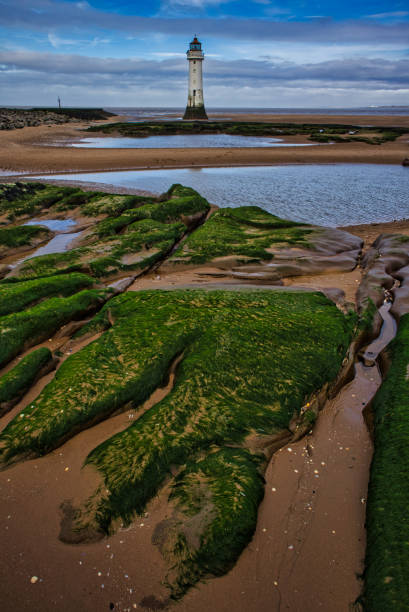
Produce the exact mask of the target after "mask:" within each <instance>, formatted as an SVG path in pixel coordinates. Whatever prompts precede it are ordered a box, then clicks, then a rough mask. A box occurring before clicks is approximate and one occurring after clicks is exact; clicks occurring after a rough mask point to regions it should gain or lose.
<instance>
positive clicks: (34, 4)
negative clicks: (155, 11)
mask: <svg viewBox="0 0 409 612" xmlns="http://www.w3.org/2000/svg"><path fill="white" fill-rule="evenodd" d="M192 1H194V0H192ZM80 4H81V7H79V6H78V4H77V3H68V2H61V3H59V2H55V1H53V0H2V1H1V3H0V24H1V25H2V26H3V27H8V28H16V29H19V30H21V29H26V30H30V31H34V30H37V31H45V32H47V33H48V32H49V31H53V32H58V31H67V30H68V31H69V32H73V31H76V32H78V33H83V32H87V31H91V30H92V31H95V30H103V31H104V32H107V31H110V32H122V33H130V34H132V35H134V36H136V35H138V34H145V35H146V34H149V33H152V34H166V35H183V36H186V34H187V33H190V32H198V33H200V36H201V38H204V37H209V38H210V37H223V39H224V40H226V39H233V40H234V41H240V40H256V41H293V42H306V43H310V44H316V43H319V42H330V43H333V42H334V41H336V42H337V43H338V44H342V43H343V44H349V43H353V42H362V43H366V42H369V41H370V42H371V43H377V44H387V43H395V44H396V43H402V44H403V45H407V41H408V38H409V23H407V22H404V23H395V22H393V23H387V24H385V23H378V22H377V20H376V19H373V18H372V19H367V20H349V21H348V20H346V21H334V20H332V19H330V18H328V19H312V20H311V21H302V22H300V21H295V20H294V21H288V22H287V21H274V20H269V19H239V18H233V17H229V18H219V19H216V18H203V17H201V18H195V17H192V18H177V17H174V18H166V17H155V18H151V17H137V16H133V15H120V14H118V13H113V12H111V13H110V12H105V11H100V10H97V9H95V8H93V7H91V6H89V5H88V4H87V3H83V2H81V3H80ZM94 35H95V34H94ZM79 36H83V34H79ZM104 36H105V34H104Z"/></svg>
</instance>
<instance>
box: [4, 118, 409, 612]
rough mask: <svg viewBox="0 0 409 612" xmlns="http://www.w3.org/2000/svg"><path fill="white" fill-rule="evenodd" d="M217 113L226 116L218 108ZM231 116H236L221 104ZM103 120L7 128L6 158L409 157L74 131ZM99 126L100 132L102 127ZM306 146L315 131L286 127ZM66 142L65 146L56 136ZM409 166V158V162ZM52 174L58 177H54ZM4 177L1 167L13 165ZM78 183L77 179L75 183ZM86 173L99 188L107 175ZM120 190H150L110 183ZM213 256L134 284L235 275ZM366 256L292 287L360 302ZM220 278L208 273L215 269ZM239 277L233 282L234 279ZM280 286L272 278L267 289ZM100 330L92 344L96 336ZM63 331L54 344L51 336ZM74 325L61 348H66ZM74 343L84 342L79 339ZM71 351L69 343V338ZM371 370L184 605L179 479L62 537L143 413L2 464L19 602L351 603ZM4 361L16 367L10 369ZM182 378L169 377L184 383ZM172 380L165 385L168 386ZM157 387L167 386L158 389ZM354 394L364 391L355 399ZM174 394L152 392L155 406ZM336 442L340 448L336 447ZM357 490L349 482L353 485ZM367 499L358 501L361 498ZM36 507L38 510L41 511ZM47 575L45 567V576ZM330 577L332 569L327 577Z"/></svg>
mask: <svg viewBox="0 0 409 612" xmlns="http://www.w3.org/2000/svg"><path fill="white" fill-rule="evenodd" d="M211 118H216V116H214V117H211ZM217 118H224V116H223V115H217ZM232 118H233V119H235V120H246V121H248V120H255V121H280V122H283V121H291V122H295V123H306V122H311V123H347V124H357V125H379V126H388V125H389V126H396V125H398V126H404V127H409V117H373V116H367V115H366V116H363V115H362V116H324V115H323V116H317V115H291V116H290V115H289V116H285V115H262V114H260V115H257V114H255V115H251V116H250V115H245V114H239V113H238V114H234V117H232ZM88 125H89V124H85V123H79V124H76V125H72V124H70V125H69V126H66V125H65V126H64V125H63V126H51V127H33V128H31V127H28V128H23V129H20V130H14V131H10V132H8V131H4V132H0V170H2V171H3V172H9V173H10V175H11V174H13V172H32V173H40V172H41V173H59V172H67V173H68V172H88V171H103V170H126V169H139V168H174V167H176V168H177V167H180V168H184V167H189V166H197V167H201V166H234V165H274V164H298V163H299V164H306V163H323V164H328V163H341V162H343V163H373V164H401V162H402V159H403V158H405V157H408V156H409V135H406V136H403V137H401V138H399V139H397V140H396V141H395V142H392V143H386V144H383V145H380V146H373V145H367V144H363V143H345V144H336V145H325V146H323V145H321V146H318V145H317V146H311V147H293V148H291V147H286V148H282V149H280V148H272V149H266V148H255V149H244V148H243V149H196V150H192V149H187V150H186V149H156V150H155V149H145V150H144V149H139V150H138V149H75V148H70V147H67V146H63V143H64V142H65V143H69V142H73V141H78V140H79V139H80V138H83V137H84V136H86V134H83V133H82V132H81V131H80V130H82V129H84V128H85V127H87V126H88ZM94 135H95V134H94ZM285 140H286V142H293V143H294V144H296V143H300V142H307V141H306V140H303V139H302V138H300V137H293V138H291V137H286V138H285ZM56 142H58V143H59V145H58V146H55V144H54V143H56ZM408 172H409V168H408ZM50 178H52V177H50ZM0 182H1V177H0ZM62 183H63V184H64V182H62ZM75 184H78V185H80V186H81V187H84V188H88V189H93V188H94V185H92V184H88V185H86V184H85V185H82V184H81V182H80V181H76V182H75ZM101 190H106V191H108V192H113V193H118V192H121V193H139V192H138V191H137V190H132V189H118V187H115V186H107V185H104V186H103V189H101ZM340 229H343V230H345V231H347V232H350V233H351V234H354V235H356V236H359V237H360V238H362V240H363V241H364V247H363V251H364V252H365V250H367V249H368V248H369V247H370V245H371V244H372V242H373V241H374V240H375V239H376V237H377V236H379V235H380V234H383V233H389V234H404V235H407V236H409V219H404V220H399V221H393V222H388V223H386V222H385V223H372V224H364V225H354V226H352V225H350V226H345V227H342V228H340ZM218 272H220V270H218V269H216V268H215V269H212V268H211V267H210V266H209V268H206V267H205V266H203V267H202V268H200V269H196V270H195V269H190V270H185V271H183V270H178V271H173V272H166V271H165V272H161V271H160V270H157V269H153V270H151V271H150V272H148V273H147V274H145V275H142V276H140V277H139V278H137V279H136V280H135V282H134V283H133V284H132V285H131V286H130V287H129V290H131V291H132V290H134V291H135V290H141V289H153V288H157V289H162V288H169V289H171V288H176V287H179V288H183V287H192V286H193V287H200V286H204V285H206V284H209V283H212V282H214V283H221V284H223V283H224V282H225V281H224V280H223V279H217V278H213V279H212V278H211V275H212V274H217V273H218ZM362 273H363V271H362V269H361V268H360V267H359V266H358V267H356V268H355V269H354V270H353V271H351V272H345V273H336V272H332V273H326V274H322V275H310V276H300V277H291V278H286V279H284V288H285V287H290V286H291V287H292V286H297V287H304V288H308V289H314V290H323V291H325V290H326V289H328V288H339V289H342V290H343V291H344V292H345V296H346V300H347V301H348V302H350V303H352V304H355V294H356V289H357V287H358V286H359V283H360V281H361V279H362ZM207 274H208V275H209V276H206V275H207ZM228 286H229V285H228V284H227V283H226V285H225V287H226V288H228ZM266 288H268V287H266ZM91 340H92V338H91V339H88V342H89V341H91ZM48 342H49V341H47V342H45V343H44V346H50V345H49V344H48ZM67 342H69V338H68V336H67V337H65V336H64V337H61V338H59V340H58V344H57V345H55V347H54V345H52V348H61V347H64V345H65V343H67ZM72 346H73V347H74V352H76V351H77V350H79V349H80V348H81V347H82V345H81V344H77V345H75V343H74V344H73V345H72ZM64 351H65V355H64V357H63V361H64V359H66V358H67V356H68V344H67V345H66V346H65V348H64ZM373 372H374V373H373V376H372V374H371V375H369V374H368V376H367V378H365V376H363V375H362V373H361V374H359V376H357V377H356V379H355V381H353V382H351V383H349V384H348V385H346V386H345V387H344V388H343V389H342V391H341V393H340V394H338V395H337V396H336V397H335V398H332V399H331V400H329V401H328V402H327V404H326V406H325V408H324V410H323V412H322V414H321V415H320V417H319V420H318V424H317V426H316V427H315V428H314V430H313V431H312V432H310V433H309V434H308V436H306V437H305V438H303V439H302V440H300V441H298V442H296V443H294V444H291V445H285V444H284V446H283V448H282V450H281V451H279V452H277V453H276V454H275V455H274V457H273V459H272V460H271V462H270V463H269V465H268V468H267V471H266V474H265V478H266V493H265V498H264V501H263V502H262V504H261V506H260V508H259V515H258V522H257V529H256V532H255V534H254V537H253V539H252V541H251V543H250V545H249V546H248V547H247V548H246V549H245V550H244V552H243V553H242V555H241V556H240V558H239V560H238V562H237V564H236V566H235V567H234V568H233V569H232V570H231V571H230V572H229V573H227V574H226V575H225V576H223V577H220V578H212V579H210V580H208V581H207V582H204V583H202V584H200V585H199V586H198V587H197V588H195V589H192V590H190V591H189V593H188V594H187V595H186V597H185V598H184V599H183V600H182V601H181V602H179V603H177V604H175V603H174V602H170V601H169V600H168V599H167V597H168V592H167V590H166V588H165V586H164V585H163V583H162V582H161V581H162V579H163V575H164V572H165V567H164V561H163V558H162V557H161V555H160V554H159V551H158V549H157V548H156V547H155V546H153V545H152V534H153V530H154V526H155V524H156V523H158V522H159V521H161V520H163V518H164V517H166V512H167V505H166V504H167V502H166V498H167V494H168V493H169V491H168V490H167V488H166V487H165V488H164V489H163V490H162V491H161V493H160V494H159V495H158V496H157V497H156V498H154V499H153V500H152V502H151V503H150V504H149V505H148V507H147V509H146V513H145V515H144V516H141V517H138V518H137V519H136V520H135V521H134V522H133V523H132V524H131V525H130V526H129V527H127V528H125V527H122V528H119V530H118V531H117V533H116V534H115V535H113V536H112V537H109V538H105V539H103V540H101V541H99V542H95V543H91V544H80V545H75V546H73V545H67V544H64V543H62V542H61V541H60V540H59V539H58V535H59V529H60V519H61V502H63V501H64V500H67V499H70V500H74V501H75V502H76V503H78V502H79V500H82V499H85V498H86V497H87V495H88V493H89V491H90V490H92V489H93V487H94V485H95V483H96V480H97V476H96V472H95V470H93V469H92V468H90V467H86V468H83V461H84V459H85V458H86V456H87V454H88V452H89V450H90V449H92V448H94V447H95V446H96V445H97V444H99V443H101V442H103V441H104V440H106V439H107V438H108V437H110V436H111V435H112V433H113V432H119V431H122V430H123V429H124V428H126V427H127V426H128V425H129V419H130V418H131V417H130V414H131V413H132V411H130V410H129V411H126V412H124V413H122V414H119V415H118V414H117V415H115V416H112V417H111V418H108V419H107V420H106V421H103V422H102V423H100V424H98V425H97V426H96V427H92V428H90V429H87V430H85V431H82V432H81V433H80V434H79V435H77V436H75V437H74V438H73V439H72V440H70V441H69V442H67V443H65V444H64V445H63V446H61V447H60V448H58V449H57V450H55V451H53V452H52V453H50V454H48V455H46V456H44V457H41V458H38V459H33V460H29V461H27V462H24V463H22V464H19V465H17V466H14V467H12V468H10V469H9V470H7V471H4V472H1V473H0V491H1V493H2V495H1V501H0V510H1V511H2V515H3V517H7V519H4V521H3V523H4V525H3V527H5V529H4V530H3V538H2V547H3V555H2V559H1V562H0V567H1V572H0V573H1V574H2V575H3V577H4V576H6V575H8V576H10V577H11V576H13V579H10V580H9V581H8V582H7V584H3V586H2V588H1V597H2V600H3V609H4V610H5V612H12V611H13V612H15V611H16V610H18V611H21V612H25V611H27V612H28V611H29V610H30V611H33V610H37V609H41V610H42V611H43V612H51V610H55V609H60V610H64V611H67V612H70V611H72V610H74V609H78V610H83V611H84V612H96V611H98V612H99V611H100V610H101V611H102V610H122V611H125V610H126V611H127V612H129V611H130V610H133V609H138V610H141V611H144V612H149V611H153V610H168V609H169V610H174V611H175V612H176V611H177V610H179V611H180V612H205V611H207V610H208V608H209V606H211V607H212V608H213V610H214V611H215V612H228V611H230V610H231V608H232V607H234V608H235V609H236V610H237V611H238V612H256V611H257V612H270V611H271V612H275V611H277V612H279V611H280V610H284V609H286V610H290V611H293V612H298V610H304V611H305V612H316V610H318V609H321V610H324V611H325V612H344V611H346V610H348V609H359V608H356V607H354V606H355V605H356V604H355V603H354V602H355V599H356V598H357V597H358V596H359V595H360V593H361V589H362V582H361V579H360V577H358V574H360V573H362V571H363V569H364V567H363V558H364V554H365V510H366V506H365V503H366V489H367V482H368V471H369V465H370V460H371V456H372V444H371V440H370V436H369V433H368V430H367V428H366V425H365V423H364V421H363V417H362V406H363V405H364V404H366V403H367V402H369V401H370V400H371V398H372V396H373V394H374V393H375V392H376V388H377V386H378V385H379V384H380V376H379V373H378V372H376V373H375V368H374V369H373ZM3 373H4V372H3ZM52 376H53V374H49V375H48V376H47V377H44V378H43V379H42V380H41V381H39V382H38V383H37V384H36V386H35V387H33V389H32V390H31V391H30V393H29V394H27V396H26V397H25V398H23V400H22V401H21V402H20V403H19V404H18V405H16V406H15V407H14V408H13V410H12V412H11V413H9V414H8V415H7V417H3V418H2V419H1V420H0V424H1V425H2V426H4V425H6V424H7V423H8V422H9V421H10V420H11V418H12V417H14V416H15V415H16V414H18V413H19V412H20V411H21V410H23V409H24V407H25V406H27V405H28V404H29V403H30V402H31V401H33V398H35V397H36V396H37V395H38V393H39V392H40V391H41V389H42V388H43V387H44V386H45V385H46V383H47V382H49V380H51V378H52ZM172 382H173V379H172V380H170V381H169V382H168V386H169V385H171V383H172ZM165 392H167V388H165V390H162V391H159V393H162V394H163V393H165ZM155 393H157V392H155ZM351 398H353V399H351ZM159 399H160V396H155V397H153V396H152V398H151V400H152V401H151V404H150V405H146V406H145V407H146V409H148V408H150V407H151V405H152V403H155V402H157V401H159ZM334 449H335V450H334ZM345 491H346V492H347V493H346V494H345V493H344V492H345ZM351 499H352V500H353V503H350V500H351ZM28 516H29V518H30V520H27V517H28ZM33 577H36V578H37V577H38V578H39V579H38V581H37V580H36V581H35V582H34V583H33V581H32V578H33ZM321 578H322V579H321Z"/></svg>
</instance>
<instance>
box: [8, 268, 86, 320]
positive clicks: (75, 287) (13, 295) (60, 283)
mask: <svg viewBox="0 0 409 612" xmlns="http://www.w3.org/2000/svg"><path fill="white" fill-rule="evenodd" d="M94 282H95V281H94V280H93V279H92V278H90V277H89V276H86V275H85V274H66V275H64V277H62V276H49V277H45V278H40V279H36V280H31V281H20V282H6V281H2V282H0V317H3V316H4V315H7V314H11V313H13V312H18V311H20V310H23V309H24V308H27V307H28V306H33V305H34V304H35V303H37V302H39V301H41V300H44V299H46V298H48V297H57V296H60V297H67V296H69V295H72V294H74V293H76V292H77V291H80V290H81V289H86V288H89V287H91V286H92V285H93V284H94Z"/></svg>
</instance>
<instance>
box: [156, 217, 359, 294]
mask: <svg viewBox="0 0 409 612" xmlns="http://www.w3.org/2000/svg"><path fill="white" fill-rule="evenodd" d="M361 246H362V241H361V240H360V239H359V238H357V237H356V236H353V235H352V234H348V233H347V232H344V231H341V230H337V229H333V228H320V227H316V226H312V225H305V224H303V223H296V222H293V221H287V220H285V219H280V218H278V217H275V216H274V215H271V214H270V213H268V212H266V211H265V210H263V209H261V208H259V207H257V206H243V207H240V208H224V209H221V210H217V211H216V212H214V213H213V214H212V215H211V217H210V218H209V219H208V220H207V221H206V223H205V224H204V225H202V226H201V227H200V228H199V229H198V230H196V231H195V232H194V233H193V234H191V235H190V236H189V237H188V239H187V240H185V241H184V242H183V244H182V245H181V246H180V247H179V248H178V249H177V250H176V251H175V253H174V254H173V255H172V256H171V257H170V258H169V259H168V260H167V261H166V262H165V263H164V264H162V266H161V270H163V271H171V270H178V269H186V268H192V267H200V266H204V265H208V266H211V267H212V268H220V269H221V270H224V271H225V272H226V274H227V276H230V277H232V278H235V279H243V280H249V281H257V282H260V281H261V282H263V281H265V282H268V283H273V284H275V283H280V281H281V279H282V278H284V277H289V276H300V275H305V274H325V273H327V272H349V271H351V270H353V269H354V268H355V267H356V265H357V262H358V257H359V253H360V250H361Z"/></svg>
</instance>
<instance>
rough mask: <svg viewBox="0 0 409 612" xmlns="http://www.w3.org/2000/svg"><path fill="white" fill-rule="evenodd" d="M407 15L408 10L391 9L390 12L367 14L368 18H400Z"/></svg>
mask: <svg viewBox="0 0 409 612" xmlns="http://www.w3.org/2000/svg"><path fill="white" fill-rule="evenodd" d="M408 15H409V11H392V12H391V13H375V14H374V15H368V17H369V18H370V19H389V18H390V17H392V18H394V17H396V18H398V19H399V18H401V17H407V16H408Z"/></svg>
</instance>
